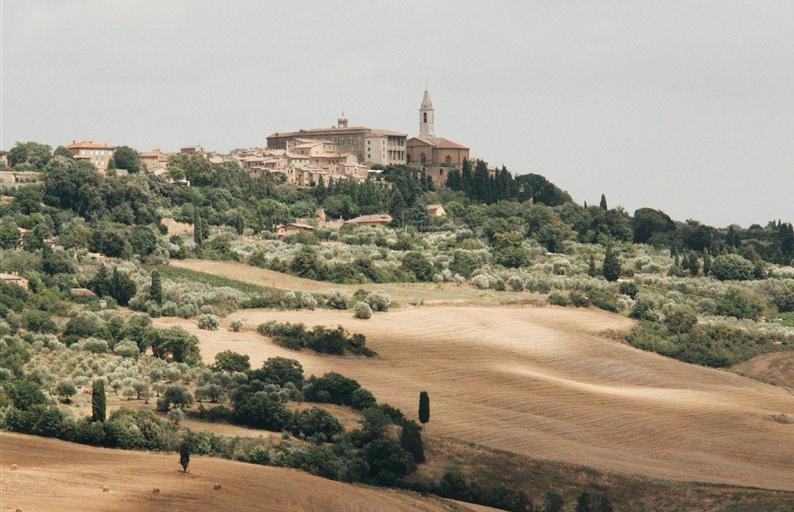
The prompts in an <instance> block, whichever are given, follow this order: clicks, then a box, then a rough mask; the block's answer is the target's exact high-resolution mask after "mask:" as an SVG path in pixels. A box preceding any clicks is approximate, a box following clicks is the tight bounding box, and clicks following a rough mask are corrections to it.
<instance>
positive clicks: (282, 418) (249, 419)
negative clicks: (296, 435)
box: [234, 391, 293, 432]
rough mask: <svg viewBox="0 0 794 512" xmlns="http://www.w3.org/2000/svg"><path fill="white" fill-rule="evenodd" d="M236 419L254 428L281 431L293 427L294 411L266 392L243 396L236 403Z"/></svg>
mask: <svg viewBox="0 0 794 512" xmlns="http://www.w3.org/2000/svg"><path fill="white" fill-rule="evenodd" d="M234 419H235V421H237V422H238V423H242V424H244V425H248V426H250V427H254V428H263V429H265V430H273V431H277V432H278V431H281V430H283V429H286V428H289V427H290V425H292V419H293V416H292V411H290V410H289V409H287V407H286V406H285V405H284V403H283V402H281V401H280V400H278V399H277V398H273V397H271V396H270V395H269V394H267V393H265V392H264V391H258V392H256V393H253V394H249V395H245V396H243V397H242V398H241V399H240V400H239V401H238V402H237V403H235V409H234Z"/></svg>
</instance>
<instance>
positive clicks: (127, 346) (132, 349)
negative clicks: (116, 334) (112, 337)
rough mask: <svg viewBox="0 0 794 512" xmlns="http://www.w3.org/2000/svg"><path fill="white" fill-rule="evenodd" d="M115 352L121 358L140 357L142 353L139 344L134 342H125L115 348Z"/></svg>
mask: <svg viewBox="0 0 794 512" xmlns="http://www.w3.org/2000/svg"><path fill="white" fill-rule="evenodd" d="M113 352H114V353H115V354H116V355H119V356H121V357H138V356H139V355H140V353H141V351H140V349H139V348H138V344H137V343H135V342H134V341H132V340H124V341H122V342H121V343H118V344H117V345H116V346H115V347H113Z"/></svg>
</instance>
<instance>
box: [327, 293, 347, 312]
mask: <svg viewBox="0 0 794 512" xmlns="http://www.w3.org/2000/svg"><path fill="white" fill-rule="evenodd" d="M347 304H348V300H347V297H346V296H345V295H344V294H343V293H342V292H334V293H332V294H331V295H330V296H329V297H328V300H327V301H326V305H327V306H328V307H329V308H333V309H347Z"/></svg>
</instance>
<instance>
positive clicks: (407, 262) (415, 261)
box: [402, 252, 433, 281]
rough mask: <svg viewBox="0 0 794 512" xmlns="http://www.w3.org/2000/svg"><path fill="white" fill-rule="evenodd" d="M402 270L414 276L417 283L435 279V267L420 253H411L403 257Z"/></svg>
mask: <svg viewBox="0 0 794 512" xmlns="http://www.w3.org/2000/svg"><path fill="white" fill-rule="evenodd" d="M402 269H403V270H405V271H406V272H410V273H411V274H413V275H414V277H415V278H416V280H417V281H432V279H433V265H432V264H431V263H430V262H429V261H428V260H427V258H425V257H424V255H423V254H422V253H420V252H409V253H407V254H406V255H405V256H403V260H402Z"/></svg>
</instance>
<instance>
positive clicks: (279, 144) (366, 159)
mask: <svg viewBox="0 0 794 512" xmlns="http://www.w3.org/2000/svg"><path fill="white" fill-rule="evenodd" d="M292 139H319V140H327V141H330V142H332V143H334V144H336V145H337V146H338V148H339V150H340V151H342V152H348V153H352V154H354V155H355V156H356V158H357V159H358V161H359V162H363V163H369V164H380V165H404V164H405V163H406V147H405V142H406V139H407V135H406V134H404V133H400V132H395V131H391V130H379V129H375V128H367V127H365V126H352V127H351V126H348V121H347V119H346V118H345V117H340V118H339V119H337V124H336V127H331V128H308V129H304V130H298V131H294V132H276V133H271V134H270V135H268V137H267V148H268V149H288V148H287V143H288V141H290V140H292Z"/></svg>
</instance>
